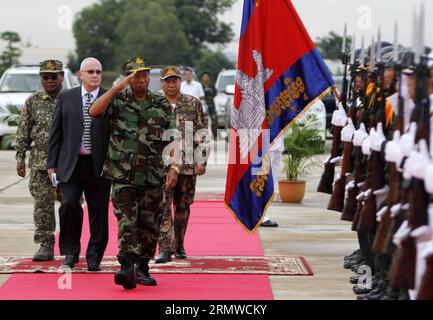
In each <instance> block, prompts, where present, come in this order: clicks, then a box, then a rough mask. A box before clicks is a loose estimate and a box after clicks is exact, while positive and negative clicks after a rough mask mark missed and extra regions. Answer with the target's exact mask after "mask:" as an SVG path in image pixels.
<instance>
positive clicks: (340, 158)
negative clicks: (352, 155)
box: [329, 156, 343, 164]
mask: <svg viewBox="0 0 433 320" xmlns="http://www.w3.org/2000/svg"><path fill="white" fill-rule="evenodd" d="M341 160H343V157H342V156H338V157H335V158H332V159H331V160H329V162H330V163H333V164H334V163H338V162H340V161H341Z"/></svg>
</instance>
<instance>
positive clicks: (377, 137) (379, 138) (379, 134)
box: [371, 122, 386, 152]
mask: <svg viewBox="0 0 433 320" xmlns="http://www.w3.org/2000/svg"><path fill="white" fill-rule="evenodd" d="M385 140H386V137H385V135H384V134H383V126H382V122H379V123H378V124H377V129H376V133H375V134H374V135H373V136H372V137H371V149H373V150H374V151H376V152H380V151H381V149H382V143H383V142H384V141H385Z"/></svg>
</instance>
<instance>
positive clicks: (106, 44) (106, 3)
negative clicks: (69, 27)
mask: <svg viewBox="0 0 433 320" xmlns="http://www.w3.org/2000/svg"><path fill="white" fill-rule="evenodd" d="M126 2H127V1H124V0H101V1H100V2H99V3H96V4H93V5H92V6H89V7H86V8H84V9H83V10H82V11H81V12H80V13H78V15H77V17H76V19H75V21H74V25H73V32H74V36H75V40H76V43H77V55H78V60H79V61H81V60H83V59H84V58H86V57H95V58H97V59H99V60H100V61H103V67H104V69H113V68H114V67H116V66H117V65H118V62H117V61H115V57H114V52H115V49H116V46H118V40H119V39H118V38H117V34H118V33H117V32H116V31H117V25H118V22H119V20H120V18H121V17H122V15H123V14H124V7H125V4H126Z"/></svg>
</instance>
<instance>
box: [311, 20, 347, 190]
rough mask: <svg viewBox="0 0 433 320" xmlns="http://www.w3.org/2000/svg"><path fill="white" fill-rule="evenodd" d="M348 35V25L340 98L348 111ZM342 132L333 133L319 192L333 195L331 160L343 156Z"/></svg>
mask: <svg viewBox="0 0 433 320" xmlns="http://www.w3.org/2000/svg"><path fill="white" fill-rule="evenodd" d="M346 34H347V24H345V26H344V35H343V47H342V50H341V52H342V57H341V61H342V63H343V65H344V77H343V93H342V94H341V95H340V97H339V101H340V102H341V104H342V105H343V108H344V110H347V105H346V103H347V87H348V83H347V64H348V63H349V58H348V55H347V53H346ZM341 130H342V127H338V126H334V127H333V131H332V147H331V156H330V157H329V159H328V160H327V161H326V163H325V165H324V171H323V174H322V176H321V177H320V181H319V185H318V186H317V192H322V193H327V194H332V190H333V189H332V185H333V183H334V176H335V162H331V160H333V159H335V158H337V157H339V156H340V155H341V150H340V145H341Z"/></svg>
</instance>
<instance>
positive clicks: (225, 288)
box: [0, 201, 273, 300]
mask: <svg viewBox="0 0 433 320" xmlns="http://www.w3.org/2000/svg"><path fill="white" fill-rule="evenodd" d="M116 237H117V223H116V219H115V217H114V215H113V214H112V212H111V213H110V240H109V243H108V247H107V250H106V255H115V254H116V253H117V240H116ZM87 241H88V223H87V218H85V223H84V228H83V235H82V253H81V254H82V255H83V254H84V252H85V249H86V247H87ZM185 248H186V250H187V253H188V255H190V256H211V255H220V256H261V255H263V251H262V247H261V243H260V239H259V236H258V234H254V235H250V234H247V233H246V232H245V231H244V230H243V229H242V228H241V227H240V226H239V225H238V224H237V223H236V222H235V220H234V218H233V217H232V216H231V215H230V214H229V213H228V212H227V210H226V209H225V208H224V206H223V203H222V202H213V201H211V202H200V201H198V202H196V203H194V205H193V206H192V212H191V218H190V224H189V227H188V232H187V236H186V240H185ZM56 254H58V251H57V252H56ZM154 276H155V278H156V280H157V281H158V286H156V287H143V286H137V289H135V290H131V291H126V290H124V289H123V288H121V287H119V286H116V285H115V284H114V281H113V275H112V274H71V275H65V274H58V275H57V274H14V275H12V276H11V277H10V278H9V280H8V281H7V282H6V283H5V284H4V285H3V286H2V287H1V288H0V299H36V300H40V299H53V300H59V299H60V300H64V299H85V300H87V299H103V300H105V299H107V300H121V299H144V300H165V299H167V300H222V299H226V300H227V299H228V300H269V299H272V298H273V296H272V290H271V288H270V284H269V277H268V276H267V275H226V274H222V275H216V274H155V275H154ZM67 277H71V278H67ZM65 279H70V282H67V281H66V282H65V283H70V284H71V288H70V289H68V288H64V289H60V288H59V286H58V282H59V280H60V282H62V280H65ZM63 287H64V286H63Z"/></svg>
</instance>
